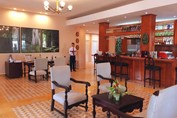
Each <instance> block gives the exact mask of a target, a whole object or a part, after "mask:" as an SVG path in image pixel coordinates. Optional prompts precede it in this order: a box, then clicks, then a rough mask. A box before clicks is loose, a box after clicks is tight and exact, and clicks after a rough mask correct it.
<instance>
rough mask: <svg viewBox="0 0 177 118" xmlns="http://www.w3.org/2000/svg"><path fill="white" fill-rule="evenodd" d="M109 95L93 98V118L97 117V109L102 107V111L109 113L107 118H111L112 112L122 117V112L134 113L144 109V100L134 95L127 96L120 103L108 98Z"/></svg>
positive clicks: (103, 94)
mask: <svg viewBox="0 0 177 118" xmlns="http://www.w3.org/2000/svg"><path fill="white" fill-rule="evenodd" d="M108 95H109V93H102V94H97V95H93V96H92V98H93V99H92V100H93V112H92V113H93V118H95V116H96V110H95V107H96V106H99V107H102V111H103V112H105V111H107V117H108V118H109V117H110V112H112V113H113V114H115V115H117V116H120V115H121V114H120V113H121V112H124V113H126V112H132V111H133V110H134V109H139V110H140V112H141V111H142V108H143V100H144V99H143V98H140V97H137V96H134V95H125V96H123V97H121V99H120V100H119V101H115V100H113V99H109V98H108ZM120 111H121V112H120Z"/></svg>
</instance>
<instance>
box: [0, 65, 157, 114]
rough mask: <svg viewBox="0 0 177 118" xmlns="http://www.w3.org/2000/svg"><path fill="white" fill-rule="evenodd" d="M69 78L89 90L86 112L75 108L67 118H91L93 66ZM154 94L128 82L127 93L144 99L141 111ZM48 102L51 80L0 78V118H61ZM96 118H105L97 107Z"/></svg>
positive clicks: (94, 87) (94, 82) (149, 88)
mask: <svg viewBox="0 0 177 118" xmlns="http://www.w3.org/2000/svg"><path fill="white" fill-rule="evenodd" d="M72 77H73V78H75V79H78V80H83V81H89V82H90V83H91V87H90V88H89V110H88V112H85V111H84V109H83V108H79V107H76V108H73V109H71V110H69V117H72V118H78V117H81V118H90V117H92V99H91V95H94V94H95V93H96V79H95V75H94V72H93V65H91V64H88V65H87V69H80V70H77V72H72ZM122 83H123V82H122ZM82 87H83V86H81V87H78V86H77V85H75V84H74V87H73V88H74V89H75V90H77V91H84V89H82ZM156 90H157V89H156ZM59 91H60V90H59ZM154 91H155V90H154V89H152V87H146V88H144V87H143V84H142V82H134V81H129V82H128V92H129V93H131V94H133V95H136V96H140V97H143V98H144V99H145V100H144V107H143V110H145V109H146V108H147V104H148V101H149V98H150V96H151V94H152V93H153V92H154ZM50 100H51V89H50V80H49V81H45V80H39V81H38V83H34V81H28V79H27V77H26V78H16V79H9V78H6V77H5V76H3V75H2V76H0V118H16V117H18V118H51V117H52V118H62V116H61V115H60V114H59V113H57V112H55V111H54V112H51V111H50ZM57 107H58V108H59V109H61V110H62V106H61V105H59V104H57ZM135 112H138V111H134V113H135ZM97 117H98V118H105V117H106V113H104V112H102V111H101V109H100V108H98V109H97ZM112 117H115V116H112Z"/></svg>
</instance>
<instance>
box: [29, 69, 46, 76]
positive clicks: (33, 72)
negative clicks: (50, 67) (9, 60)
mask: <svg viewBox="0 0 177 118" xmlns="http://www.w3.org/2000/svg"><path fill="white" fill-rule="evenodd" d="M29 74H30V75H33V76H35V71H30V73H29ZM46 74H47V73H46V71H44V70H37V71H36V75H46Z"/></svg>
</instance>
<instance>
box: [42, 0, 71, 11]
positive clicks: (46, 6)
mask: <svg viewBox="0 0 177 118" xmlns="http://www.w3.org/2000/svg"><path fill="white" fill-rule="evenodd" d="M64 7H65V2H64V1H59V0H56V8H53V7H51V6H50V4H49V2H48V1H47V0H46V1H44V9H45V10H46V11H50V12H53V13H58V14H60V13H64V12H68V11H71V10H72V9H73V6H72V5H68V6H67V9H66V10H64Z"/></svg>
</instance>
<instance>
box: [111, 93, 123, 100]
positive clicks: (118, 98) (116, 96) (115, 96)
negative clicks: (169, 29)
mask: <svg viewBox="0 0 177 118" xmlns="http://www.w3.org/2000/svg"><path fill="white" fill-rule="evenodd" d="M113 97H114V99H115V100H116V101H119V100H120V97H121V95H120V94H114V95H113Z"/></svg>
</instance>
